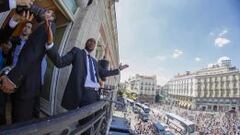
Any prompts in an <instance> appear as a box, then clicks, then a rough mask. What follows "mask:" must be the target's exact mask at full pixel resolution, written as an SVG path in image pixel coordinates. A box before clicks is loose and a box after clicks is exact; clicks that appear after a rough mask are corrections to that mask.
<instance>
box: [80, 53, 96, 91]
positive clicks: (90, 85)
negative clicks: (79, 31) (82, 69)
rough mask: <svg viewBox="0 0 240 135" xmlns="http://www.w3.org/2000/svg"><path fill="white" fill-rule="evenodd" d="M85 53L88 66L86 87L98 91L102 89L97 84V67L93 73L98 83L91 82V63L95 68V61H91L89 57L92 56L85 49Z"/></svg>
mask: <svg viewBox="0 0 240 135" xmlns="http://www.w3.org/2000/svg"><path fill="white" fill-rule="evenodd" d="M84 51H85V53H86V65H87V76H86V80H85V84H84V87H90V88H97V89H98V88H100V85H99V83H98V82H97V78H96V69H95V68H96V67H94V69H93V72H94V75H95V76H94V77H95V79H94V80H96V82H94V81H92V80H91V76H90V68H89V62H92V64H93V66H95V65H94V63H93V61H90V60H89V58H88V55H90V54H89V53H88V52H87V50H85V49H84Z"/></svg>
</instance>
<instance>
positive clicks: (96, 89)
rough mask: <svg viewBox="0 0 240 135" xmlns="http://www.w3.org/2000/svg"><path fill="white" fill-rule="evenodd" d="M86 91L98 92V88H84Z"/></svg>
mask: <svg viewBox="0 0 240 135" xmlns="http://www.w3.org/2000/svg"><path fill="white" fill-rule="evenodd" d="M84 88H85V89H86V90H95V91H98V90H99V88H92V87H84Z"/></svg>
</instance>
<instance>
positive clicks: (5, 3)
mask: <svg viewBox="0 0 240 135" xmlns="http://www.w3.org/2000/svg"><path fill="white" fill-rule="evenodd" d="M8 10H10V7H9V0H0V13H1V12H5V11H8Z"/></svg>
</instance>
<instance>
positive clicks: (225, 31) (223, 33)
mask: <svg viewBox="0 0 240 135" xmlns="http://www.w3.org/2000/svg"><path fill="white" fill-rule="evenodd" d="M227 33H228V30H227V29H224V30H223V31H222V32H221V33H219V34H218V35H219V36H220V37H222V36H223V35H225V34H227Z"/></svg>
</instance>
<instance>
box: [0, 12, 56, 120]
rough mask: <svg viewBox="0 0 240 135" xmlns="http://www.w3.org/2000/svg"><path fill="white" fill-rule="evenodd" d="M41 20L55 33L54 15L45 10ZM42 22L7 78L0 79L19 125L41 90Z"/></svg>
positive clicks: (29, 113) (30, 114)
mask: <svg viewBox="0 0 240 135" xmlns="http://www.w3.org/2000/svg"><path fill="white" fill-rule="evenodd" d="M42 17H45V20H46V21H50V22H51V23H52V25H51V26H52V27H51V30H52V31H55V23H54V20H55V14H54V11H52V10H46V11H45V12H44V13H43V15H42ZM47 36H48V35H47V33H46V30H45V23H44V22H42V23H41V24H40V25H39V27H38V28H37V29H36V30H35V31H34V32H33V33H32V34H31V35H30V37H29V38H28V40H27V41H26V43H25V45H24V47H23V48H22V50H21V53H20V55H19V58H18V61H17V63H16V66H15V67H14V68H13V69H12V70H11V71H10V72H9V74H8V75H7V76H2V77H1V78H0V81H2V85H1V87H0V88H1V89H2V90H3V91H4V92H6V93H13V92H14V94H13V98H14V102H13V110H12V112H13V122H22V121H27V120H31V119H32V118H33V110H34V103H35V99H36V98H37V96H39V95H38V93H39V90H40V87H41V62H42V59H43V57H44V56H45V52H46V49H45V44H46V43H48V37H47Z"/></svg>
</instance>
